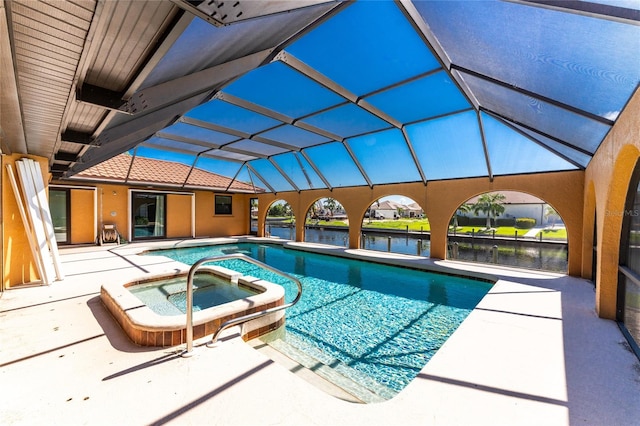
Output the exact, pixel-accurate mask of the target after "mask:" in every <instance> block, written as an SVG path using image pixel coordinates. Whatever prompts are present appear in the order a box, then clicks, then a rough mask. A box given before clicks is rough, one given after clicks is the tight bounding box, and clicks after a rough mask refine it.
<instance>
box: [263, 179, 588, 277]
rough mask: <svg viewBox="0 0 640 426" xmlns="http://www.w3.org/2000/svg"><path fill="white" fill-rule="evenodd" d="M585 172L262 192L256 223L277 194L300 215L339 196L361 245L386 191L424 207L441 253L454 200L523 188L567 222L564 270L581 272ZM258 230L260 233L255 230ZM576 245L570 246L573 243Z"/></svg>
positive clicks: (300, 234) (434, 248)
mask: <svg viewBox="0 0 640 426" xmlns="http://www.w3.org/2000/svg"><path fill="white" fill-rule="evenodd" d="M583 183H584V172H582V171H575V172H559V173H545V174H536V175H521V176H504V177H496V178H495V179H494V180H493V181H489V179H486V178H476V179H464V180H462V179H460V180H449V181H439V182H430V183H429V184H428V185H424V184H421V183H407V184H395V185H384V186H379V187H374V188H368V187H355V188H335V189H334V190H333V191H329V190H314V191H302V192H300V193H297V192H282V193H279V194H264V195H260V196H259V197H258V199H259V209H260V212H259V219H258V220H259V224H260V225H259V229H262V230H263V229H264V226H263V224H264V222H265V220H266V213H267V209H268V207H269V206H270V205H271V204H272V203H273V202H274V201H276V200H280V199H282V200H285V201H286V202H288V203H289V205H290V206H291V208H292V210H293V213H294V215H295V217H298V218H303V217H305V216H306V212H307V211H308V210H309V208H310V207H311V205H312V204H313V203H314V202H315V201H316V200H318V199H319V198H323V197H331V198H334V199H335V200H336V201H338V202H339V203H340V204H341V205H342V206H343V207H344V209H345V211H346V213H347V216H348V217H349V245H350V247H351V248H358V247H359V246H360V236H361V224H362V219H363V218H364V214H365V212H366V211H367V209H368V208H369V206H370V205H371V204H372V203H373V202H374V201H376V200H377V199H379V198H381V197H384V196H387V195H401V196H404V197H407V198H411V199H412V200H414V201H415V202H416V203H418V204H419V205H420V206H421V207H422V208H423V209H424V211H425V214H426V216H427V218H428V219H429V223H430V225H431V257H433V258H438V259H445V258H446V253H447V232H448V229H449V222H450V221H451V218H452V217H453V214H454V213H455V211H456V210H457V208H458V206H460V205H461V204H462V203H464V202H465V201H467V200H468V199H469V198H471V197H473V196H475V195H478V194H483V193H485V192H491V191H507V190H509V191H522V192H526V193H529V194H531V195H535V196H536V197H539V198H541V199H543V200H545V201H546V202H547V203H549V204H550V205H552V206H553V207H554V208H555V209H556V211H557V212H558V213H559V214H560V216H561V217H562V218H563V220H564V222H565V224H566V226H567V234H568V240H569V274H570V275H580V273H581V262H582V257H581V250H582V204H583V196H584V188H583ZM302 223H303V221H297V222H296V240H298V241H303V240H304V226H302ZM259 235H261V234H260V233H259ZM574 247H575V248H574Z"/></svg>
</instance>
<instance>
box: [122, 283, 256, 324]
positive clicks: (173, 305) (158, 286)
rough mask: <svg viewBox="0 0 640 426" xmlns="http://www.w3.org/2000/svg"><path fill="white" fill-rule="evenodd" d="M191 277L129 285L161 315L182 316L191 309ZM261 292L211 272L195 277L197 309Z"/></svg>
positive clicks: (194, 295) (195, 306)
mask: <svg viewBox="0 0 640 426" xmlns="http://www.w3.org/2000/svg"><path fill="white" fill-rule="evenodd" d="M186 287H187V277H186V276H182V277H173V278H167V279H162V280H158V281H151V282H149V283H145V284H139V285H135V286H131V287H129V291H131V293H133V294H134V295H135V296H136V297H137V298H138V299H140V300H141V301H142V302H143V303H144V304H145V305H147V307H149V308H150V309H151V310H152V311H154V312H155V313H157V314H160V315H182V314H184V313H186V311H187V292H186ZM254 294H257V291H253V290H251V289H248V288H245V287H238V286H236V285H233V284H231V283H229V282H228V281H227V280H224V279H223V278H220V277H216V276H214V275H211V274H196V275H195V276H194V278H193V310H194V311H200V310H203V309H206V308H210V307H212V306H218V305H222V304H224V303H228V302H232V301H234V300H238V299H243V298H245V297H249V296H253V295H254Z"/></svg>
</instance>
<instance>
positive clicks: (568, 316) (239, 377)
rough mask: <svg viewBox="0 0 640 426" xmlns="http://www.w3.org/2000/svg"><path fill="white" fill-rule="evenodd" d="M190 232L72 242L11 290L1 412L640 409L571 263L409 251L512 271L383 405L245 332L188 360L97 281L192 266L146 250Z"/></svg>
mask: <svg viewBox="0 0 640 426" xmlns="http://www.w3.org/2000/svg"><path fill="white" fill-rule="evenodd" d="M212 241H214V240H212ZM224 241H226V242H233V241H234V240H233V239H225V240H224ZM197 242H198V243H202V242H203V240H199V241H197ZM189 244H194V242H193V241H189V240H185V241H171V242H166V241H165V242H153V243H145V244H128V245H126V246H121V247H116V248H113V247H86V248H62V249H61V255H62V261H63V267H64V269H65V276H66V278H65V280H64V281H62V282H55V283H53V284H52V285H51V286H48V287H30V288H22V289H15V290H9V291H6V292H4V293H3V294H2V297H1V298H0V340H1V342H0V347H1V348H2V350H1V351H0V380H1V382H2V386H3V389H6V393H7V395H8V397H7V398H3V399H2V400H0V424H3V425H23V424H24V425H33V424H51V425H55V424H60V425H79V424H91V425H113V424H120V425H141V424H156V425H164V424H177V425H182V424H194V425H196V424H224V425H248V424H251V425H254V424H255V425H257V424H278V425H298V426H299V425H338V426H339V425H366V426H372V425H412V424H420V425H492V426H498V425H509V426H518V425H536V426H537V425H540V424H545V425H575V424H580V425H594V426H595V425H598V426H600V425H632V424H638V419H640V404H638V403H637V396H638V395H640V375H639V373H638V371H640V363H639V362H638V359H637V358H636V357H635V356H634V355H633V354H632V353H631V352H630V351H629V350H628V349H627V348H626V347H625V344H624V342H625V340H624V337H623V336H622V334H621V333H620V330H619V329H618V327H617V325H616V324H615V322H613V321H608V320H603V319H600V318H598V317H597V315H596V314H595V311H594V291H593V284H592V283H590V282H588V281H586V280H582V279H578V278H573V277H567V276H563V275H558V274H547V273H542V272H535V271H524V270H517V269H513V268H493V267H489V266H482V265H471V264H465V263H462V262H443V261H435V260H415V261H413V260H404V261H405V262H413V263H425V264H429V265H435V266H438V267H447V268H452V269H459V270H460V271H466V270H473V271H476V272H478V273H484V274H492V275H495V276H497V277H499V278H500V280H499V281H498V282H497V283H496V285H495V286H494V287H493V288H492V290H491V291H490V292H489V294H487V296H485V298H484V299H483V300H482V301H481V302H480V304H479V305H478V307H477V308H476V309H475V310H474V311H473V312H472V313H471V314H470V315H469V317H467V319H466V320H465V321H464V322H463V323H462V325H461V326H460V327H459V328H458V330H457V331H456V332H455V333H454V334H453V335H452V336H451V338H450V339H449V340H447V342H446V343H445V344H444V345H443V346H442V348H441V349H440V350H439V351H438V352H437V353H436V354H435V355H434V357H433V358H432V359H431V360H430V361H429V363H428V364H427V365H426V366H425V367H424V368H423V369H422V371H421V372H420V373H419V374H418V377H417V378H416V379H414V380H413V381H412V382H411V383H410V384H409V385H408V386H407V387H406V388H405V389H404V390H402V391H401V392H400V393H399V394H398V395H397V396H395V397H394V398H392V399H391V400H388V401H385V402H381V403H375V404H355V403H352V402H347V401H345V400H343V399H340V398H338V397H334V396H331V395H329V394H327V393H325V392H324V391H322V390H319V389H318V388H317V387H315V386H313V385H311V384H309V383H307V382H306V381H305V380H301V379H300V377H298V376H296V375H294V374H291V372H290V371H289V369H288V368H286V367H283V366H282V365H279V364H278V363H276V362H274V361H272V360H271V359H269V358H268V357H266V356H264V355H263V354H261V353H260V352H258V351H256V350H254V349H253V348H251V347H250V346H249V345H247V344H245V342H243V341H242V340H240V339H238V338H231V339H225V340H223V341H221V342H220V343H219V344H218V345H217V347H216V348H212V349H208V348H206V347H204V346H197V347H196V350H195V355H194V356H193V357H191V358H188V359H186V358H181V357H180V356H179V352H180V351H181V350H182V349H183V347H182V346H180V347H174V348H165V349H161V348H142V347H139V346H136V345H134V344H132V343H131V342H130V341H129V340H128V339H127V338H126V335H125V334H124V332H123V331H122V329H121V328H120V327H119V326H118V325H117V323H116V322H115V321H114V320H113V318H112V317H111V316H110V314H109V313H108V311H106V309H105V308H104V306H103V305H102V303H101V302H100V299H99V296H98V293H99V289H100V285H101V284H102V282H105V281H108V280H111V279H113V277H114V276H115V275H116V274H117V276H118V277H120V278H128V277H132V278H135V277H137V276H139V274H141V273H156V272H163V271H175V270H176V269H180V268H185V265H181V264H178V263H176V262H173V261H171V260H170V259H166V258H162V257H153V258H152V257H149V256H147V257H145V256H138V255H137V253H138V252H140V251H141V250H143V249H147V248H151V247H168V246H182V245H189ZM336 250H340V249H338V248H331V249H330V250H329V249H328V251H336ZM352 252H354V253H355V252H358V251H356V250H354V251H352ZM375 256H376V257H378V256H382V255H381V254H375ZM371 257H373V255H371Z"/></svg>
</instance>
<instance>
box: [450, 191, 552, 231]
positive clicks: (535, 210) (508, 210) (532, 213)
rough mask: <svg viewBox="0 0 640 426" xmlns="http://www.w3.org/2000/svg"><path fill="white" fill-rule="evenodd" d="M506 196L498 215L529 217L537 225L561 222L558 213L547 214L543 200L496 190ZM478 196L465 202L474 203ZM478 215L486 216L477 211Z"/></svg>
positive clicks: (470, 214)
mask: <svg viewBox="0 0 640 426" xmlns="http://www.w3.org/2000/svg"><path fill="white" fill-rule="evenodd" d="M498 192H499V193H500V194H502V195H504V196H505V197H506V199H505V203H504V213H502V214H501V215H500V216H499V217H503V218H519V217H530V218H533V219H535V220H536V224H537V225H551V224H561V223H562V219H561V218H560V216H558V215H550V216H547V215H546V212H547V207H548V206H549V205H548V204H547V203H545V202H544V200H541V199H540V198H538V197H534V196H533V195H529V194H525V193H524V192H516V191H498ZM478 198H479V197H473V198H471V199H470V200H469V201H467V202H466V204H474V203H476V202H477V201H478ZM462 216H469V217H473V216H474V214H473V213H467V214H464V215H462ZM478 217H486V215H485V214H484V213H482V212H479V214H478Z"/></svg>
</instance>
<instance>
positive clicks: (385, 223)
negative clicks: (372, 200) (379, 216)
mask: <svg viewBox="0 0 640 426" xmlns="http://www.w3.org/2000/svg"><path fill="white" fill-rule="evenodd" d="M362 227H363V228H374V229H400V230H403V231H405V230H407V227H408V229H409V231H415V232H420V231H424V232H428V231H430V230H431V225H429V220H428V219H396V220H372V221H371V223H369V221H368V220H366V219H365V220H364V221H363V222H362Z"/></svg>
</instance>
